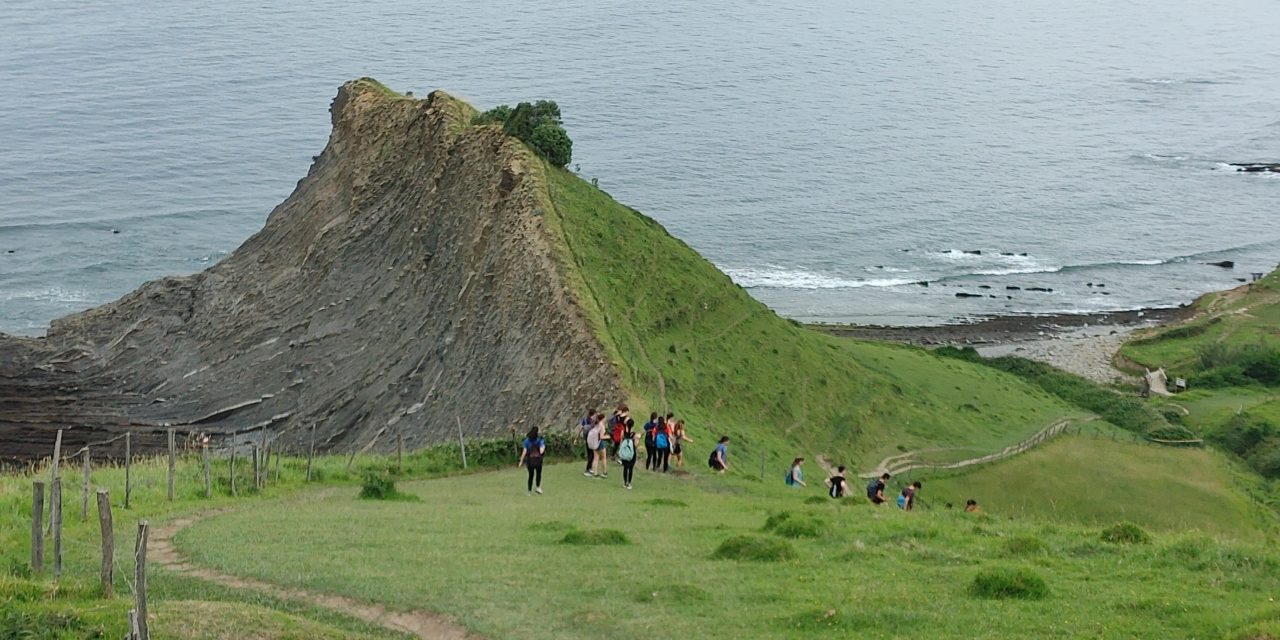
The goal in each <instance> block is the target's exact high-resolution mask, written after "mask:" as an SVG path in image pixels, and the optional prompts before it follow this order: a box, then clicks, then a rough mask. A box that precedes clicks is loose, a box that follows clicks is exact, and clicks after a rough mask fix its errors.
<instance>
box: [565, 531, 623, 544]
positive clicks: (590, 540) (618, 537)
mask: <svg viewBox="0 0 1280 640" xmlns="http://www.w3.org/2000/svg"><path fill="white" fill-rule="evenodd" d="M560 543H561V544H575V545H615V544H631V541H630V540H628V539H627V534H625V533H623V532H621V531H618V530H617V529H586V530H582V529H579V530H575V531H570V532H569V533H566V534H564V538H563V539H561V540H560Z"/></svg>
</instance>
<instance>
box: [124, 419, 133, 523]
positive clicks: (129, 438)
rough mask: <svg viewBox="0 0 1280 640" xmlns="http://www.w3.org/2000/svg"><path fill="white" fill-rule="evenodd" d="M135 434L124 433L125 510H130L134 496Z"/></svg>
mask: <svg viewBox="0 0 1280 640" xmlns="http://www.w3.org/2000/svg"><path fill="white" fill-rule="evenodd" d="M132 468H133V432H131V431H126V432H124V508H126V509H128V508H129V499H130V497H131V496H132V495H133V475H132V474H131V473H130V471H131V470H132Z"/></svg>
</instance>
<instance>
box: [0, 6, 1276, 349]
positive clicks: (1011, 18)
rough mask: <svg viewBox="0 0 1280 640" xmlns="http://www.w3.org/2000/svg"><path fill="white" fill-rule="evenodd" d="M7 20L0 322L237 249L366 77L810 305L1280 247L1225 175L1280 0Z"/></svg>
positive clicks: (813, 315)
mask: <svg viewBox="0 0 1280 640" xmlns="http://www.w3.org/2000/svg"><path fill="white" fill-rule="evenodd" d="M0 34H3V35H0V77H3V78H4V79H5V81H4V88H3V90H0V331H4V332H9V333H18V334H28V335H38V334H40V333H42V332H43V331H44V330H45V327H46V326H47V323H48V322H49V321H50V320H52V319H53V318H56V317H58V316H61V315H63V314H66V313H70V312H74V311H78V310H81V309H85V308H88V307H90V306H93V305H97V304H100V303H102V302H106V301H109V300H112V299H114V298H116V297H118V296H120V295H122V294H124V293H126V292H128V291H130V290H132V289H134V288H135V287H137V286H138V285H139V284H141V283H142V282H144V281H146V280H149V279H153V278H157V277H160V276H163V275H166V274H174V273H190V272H194V271H197V270H200V269H203V268H205V267H207V266H208V265H210V264H212V263H213V262H215V261H217V260H218V259H219V258H220V257H222V256H224V255H226V254H227V253H228V252H229V251H231V250H233V249H234V248H235V247H236V246H238V245H239V244H240V243H241V242H242V241H243V240H244V239H246V238H247V237H248V236H249V235H250V234H252V233H253V232H254V231H255V230H257V229H258V228H259V227H260V226H261V225H262V223H263V221H264V220H265V218H266V215H267V213H268V212H269V211H270V210H271V208H272V207H273V206H274V205H276V204H277V203H278V202H280V201H281V200H283V199H284V198H285V197H286V196H287V195H288V194H289V192H290V191H291V190H292V188H293V186H294V185H295V184H296V182H297V180H298V179H300V178H301V177H302V176H304V175H305V173H306V170H307V167H308V165H309V163H310V159H311V156H313V155H314V154H316V153H318V152H319V151H320V149H321V148H323V145H324V143H325V139H326V136H327V134H328V127H329V123H328V115H327V108H328V104H329V101H330V99H331V98H332V96H333V94H334V92H335V91H336V89H337V87H338V85H340V84H341V83H342V82H343V81H345V80H348V79H351V78H355V77H359V76H363V75H371V76H374V77H377V78H379V79H381V80H383V81H384V82H386V83H387V84H388V85H390V86H392V87H393V88H396V89H399V90H411V91H414V92H415V93H417V94H419V95H425V94H426V93H427V92H428V91H430V90H432V89H435V88H445V89H447V90H449V91H450V92H452V93H454V94H455V95H458V96H460V97H463V98H466V99H468V100H470V101H471V102H473V104H475V105H477V106H479V107H482V108H484V107H489V106H492V105H494V104H497V103H503V102H515V101H519V100H525V99H539V98H551V99H555V100H557V101H558V102H559V103H560V105H561V107H562V109H563V111H564V114H565V120H566V125H567V128H568V130H569V132H570V135H571V136H572V137H573V139H574V142H575V147H574V158H575V159H574V166H575V168H576V169H577V170H578V171H579V173H580V174H581V175H582V176H583V177H586V178H598V179H599V181H600V185H601V187H602V188H604V189H606V190H607V191H609V192H610V193H611V194H613V195H614V196H615V197H617V198H618V199H619V200H622V201H624V202H626V203H628V204H630V205H632V206H634V207H636V208H638V209H640V210H641V211H644V212H645V213H647V214H648V215H650V216H652V217H654V218H656V219H657V220H659V221H660V222H662V223H663V224H664V225H665V226H666V227H667V228H668V229H670V230H671V231H672V233H674V234H675V235H677V236H679V237H681V238H683V239H684V240H686V241H687V242H688V243H689V244H691V245H692V246H693V247H695V248H696V249H698V250H699V251H700V252H702V253H703V255H705V256H707V257H708V258H709V259H711V260H712V261H713V262H715V263H716V264H717V265H719V266H720V267H721V268H723V269H725V270H726V271H727V272H728V273H729V274H730V275H731V276H732V277H733V278H734V279H735V280H736V281H737V282H738V283H739V284H741V285H742V286H743V287H746V288H747V289H748V290H749V291H750V292H751V293H752V294H753V295H755V296H757V297H758V298H759V299H761V300H763V301H764V302H766V303H767V304H769V305H770V306H772V307H773V308H774V309H776V310H777V311H778V312H780V313H782V314H783V315H787V316H791V317H796V318H800V319H805V320H830V321H852V322H881V323H891V324H922V323H923V324H927V323H937V322H945V321H951V320H955V319H957V318H966V317H974V316H982V315H991V314H1000V313H1050V312H1064V311H1096V310H1109V309H1127V308H1137V307H1146V306H1169V305H1177V304H1181V303H1185V302H1188V301H1190V300H1191V299H1192V298H1194V297H1195V296H1196V295H1198V294H1200V293H1203V292H1205V291H1210V290H1214V289H1221V288H1226V287H1230V286H1234V285H1236V284H1238V281H1239V279H1242V278H1243V279H1247V278H1248V277H1249V274H1250V273H1251V272H1261V271H1267V270H1270V269H1271V268H1273V267H1274V266H1275V263H1276V261H1277V260H1278V259H1280V257H1278V255H1280V252H1278V250H1280V215H1277V214H1278V211H1277V208H1278V205H1280V174H1275V175H1261V174H1249V175H1244V174H1239V173H1236V172H1234V171H1231V170H1230V169H1229V167H1226V166H1225V164H1224V163H1228V162H1238V161H1280V72H1277V69H1278V68H1280V44H1278V42H1280V41H1278V40H1277V36H1280V4H1277V3H1276V2H1274V1H1273V0H1240V1H1238V2H1234V3H1231V4H1230V5H1222V4H1214V3H1205V2H1192V1H1188V0H1161V1H1155V0H1136V1H1135V2H1128V3H1115V2H1106V1H1103V0H1080V1H1077V2H1069V3H1064V2H1057V1H1052V0H1018V1H1016V2H1014V1H1012V0H991V1H989V2H984V3H955V2H941V1H938V0H923V1H919V2H912V3H883V2H882V3H872V2H851V1H849V0H838V1H837V0H832V1H825V0H799V1H797V2H785V3H780V2H759V1H751V0H744V1H738V2H726V1H723V0H697V1H693V0H688V1H685V0H655V1H653V2H646V3H636V2H619V1H610V0H565V1H564V2H558V3H529V2H516V1H514V0H494V1H483V2H478V3H474V4H464V5H459V4H457V3H442V2H433V1H431V0H361V1H360V2H351V1H350V0H343V1H341V2H339V1H336V0H308V1H306V2H303V1H301V0H253V1H252V2H251V1H248V0H222V1H220V2H216V3H215V2H207V1H204V0H170V1H167V2H134V3H130V2H121V1H120V0H5V1H4V2H3V3H0ZM967 251H980V252H981V254H980V255H979V254H975V253H966V252H967ZM1220 260H1231V261H1233V262H1235V263H1236V266H1235V268H1234V269H1224V268H1221V267H1215V266H1209V265H1206V264H1204V263H1207V262H1215V261H1220ZM918 282H929V283H930V284H929V286H927V287H926V286H922V285H920V284H913V283H918ZM1090 285H1092V286H1090ZM983 287H988V288H983ZM1010 287H1018V288H1017V289H1012V288H1010ZM1031 287H1036V288H1042V289H1052V291H1028V290H1027V289H1028V288H1031ZM957 293H966V294H973V295H977V296H981V297H956V294H957Z"/></svg>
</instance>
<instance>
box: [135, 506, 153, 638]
mask: <svg viewBox="0 0 1280 640" xmlns="http://www.w3.org/2000/svg"><path fill="white" fill-rule="evenodd" d="M147 528H148V526H147V521H146V520H143V521H141V522H139V523H138V543H137V545H136V546H135V547H134V550H133V594H134V609H135V610H136V611H137V612H138V626H137V629H138V640H151V631H150V630H149V629H148V628H147Z"/></svg>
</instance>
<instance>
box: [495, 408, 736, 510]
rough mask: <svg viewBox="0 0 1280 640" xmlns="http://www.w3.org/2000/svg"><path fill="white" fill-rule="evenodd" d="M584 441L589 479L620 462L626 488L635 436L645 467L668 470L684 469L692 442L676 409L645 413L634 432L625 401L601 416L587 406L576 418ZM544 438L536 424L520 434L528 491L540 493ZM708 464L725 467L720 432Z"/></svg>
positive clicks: (635, 454)
mask: <svg viewBox="0 0 1280 640" xmlns="http://www.w3.org/2000/svg"><path fill="white" fill-rule="evenodd" d="M578 427H579V429H580V430H581V435H582V439H583V441H585V442H586V462H587V466H586V469H585V470H584V471H583V472H582V475H584V476H587V477H591V478H608V477H609V460H610V459H613V460H614V461H615V462H616V463H618V464H620V465H622V486H623V488H626V489H630V488H631V486H632V485H631V483H632V481H633V480H634V479H635V468H636V462H637V459H638V457H639V450H640V449H639V446H640V445H639V442H637V441H638V439H639V438H640V437H641V436H643V438H644V451H645V461H644V468H645V469H646V470H649V471H655V472H656V471H661V472H662V473H669V472H670V471H671V468H672V466H673V463H674V467H675V468H676V469H683V468H684V456H685V449H686V448H687V445H688V444H690V443H692V442H693V438H690V437H689V433H688V431H686V430H685V426H684V420H682V419H676V417H675V414H674V413H667V414H666V415H665V416H664V415H659V414H658V413H657V412H654V413H650V414H649V421H648V422H646V423H644V425H643V427H642V433H637V432H636V423H635V420H634V419H633V418H632V417H631V409H630V408H628V407H627V405H625V404H621V405H618V407H617V408H616V409H614V411H613V413H612V414H611V415H610V416H608V417H607V418H606V417H605V415H604V413H603V412H601V411H596V410H595V409H591V410H588V411H587V414H586V416H585V417H583V418H582V420H580V421H579V422H578ZM546 448H547V444H546V440H545V439H544V438H543V437H542V436H541V434H539V432H538V428H537V427H534V428H533V429H530V430H529V433H528V434H527V436H526V437H525V439H524V443H523V446H522V447H521V449H520V460H519V461H518V462H517V463H516V465H517V466H521V465H523V466H524V467H525V469H527V470H528V472H529V481H528V491H529V493H530V494H534V493H542V457H543V455H544V454H545V453H546ZM707 466H709V467H711V469H712V470H713V471H715V472H717V473H724V472H725V471H728V470H729V436H723V437H721V438H720V440H719V441H718V442H717V443H716V446H715V449H713V450H712V451H711V454H710V455H709V456H708V457H707Z"/></svg>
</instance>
